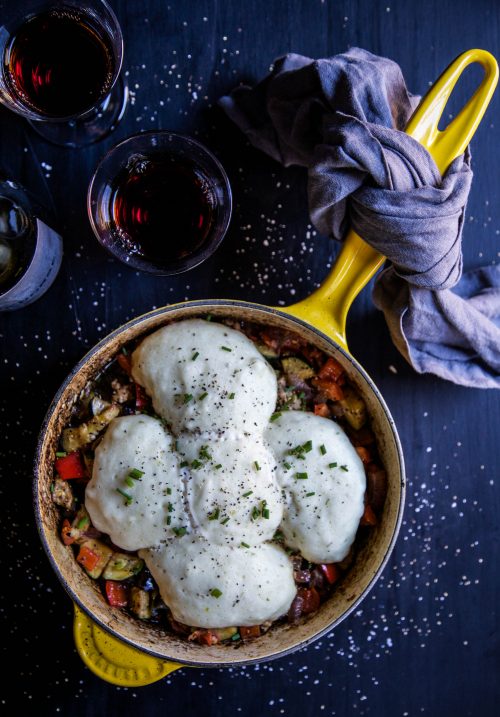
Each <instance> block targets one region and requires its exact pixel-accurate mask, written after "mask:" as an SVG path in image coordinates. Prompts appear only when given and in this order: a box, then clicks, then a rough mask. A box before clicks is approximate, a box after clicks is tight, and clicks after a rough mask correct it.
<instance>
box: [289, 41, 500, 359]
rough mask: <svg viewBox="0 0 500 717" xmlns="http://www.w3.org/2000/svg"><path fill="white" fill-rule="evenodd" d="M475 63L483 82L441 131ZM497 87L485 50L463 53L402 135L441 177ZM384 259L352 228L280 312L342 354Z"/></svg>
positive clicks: (494, 69)
mask: <svg viewBox="0 0 500 717" xmlns="http://www.w3.org/2000/svg"><path fill="white" fill-rule="evenodd" d="M474 62H478V63H479V64H480V65H481V66H482V67H483V69H484V78H483V80H482V82H481V84H480V85H479V87H478V88H477V90H476V91H475V92H474V94H473V95H472V97H471V98H470V99H469V100H468V102H467V103H466V105H465V106H464V107H463V108H462V110H461V111H460V112H459V114H458V115H457V116H456V117H455V119H453V120H452V122H450V124H449V125H448V126H447V127H446V128H445V129H444V130H443V131H440V130H439V129H438V124H439V120H440V119H441V115H442V114H443V111H444V109H445V107H446V104H447V102H448V99H449V97H450V95H451V93H452V91H453V88H454V87H455V85H456V83H457V81H458V79H459V77H460V75H461V74H462V73H463V71H464V70H465V68H466V67H467V66H468V65H470V64H472V63H474ZM497 82H498V65H497V62H496V60H495V58H494V57H493V55H491V54H490V53H489V52H486V51H485V50H468V51H467V52H464V53H463V54H462V55H459V56H458V57H457V59H456V60H454V61H453V62H452V63H451V65H450V66H449V67H448V68H447V69H446V70H445V71H444V72H443V74H442V75H441V76H440V77H439V79H438V80H437V81H436V83H435V84H434V85H433V86H432V87H431V89H430V90H429V92H428V93H427V94H426V95H425V97H424V98H423V100H422V101H421V102H420V104H419V106H418V107H417V109H416V110H415V112H414V114H413V115H412V117H411V119H410V121H409V123H408V126H407V128H406V133H407V134H409V135H410V136H411V137H413V138H414V139H416V140H417V141H418V142H420V143H421V144H422V145H423V146H424V147H425V148H426V149H427V150H428V152H429V154H430V155H431V157H432V158H433V159H434V161H435V162H436V165H437V167H438V169H439V171H440V172H441V174H444V173H445V172H446V170H447V169H448V167H449V165H450V164H451V163H452V162H453V160H454V159H456V157H458V156H459V155H460V154H462V153H463V152H464V151H465V149H466V147H467V145H468V144H469V142H470V140H471V139H472V136H473V135H474V132H475V131H476V129H477V127H478V125H479V123H480V121H481V119H482V117H483V115H484V113H485V111H486V108H487V106H488V104H489V101H490V99H491V97H492V95H493V92H494V90H495V87H496V85H497ZM384 261H385V257H384V256H382V254H379V252H377V251H376V250H375V249H372V247H370V246H369V245H368V244H366V243H365V242H364V241H363V239H362V238H361V237H360V236H359V235H358V234H356V232H355V231H353V230H352V229H351V230H350V231H349V232H348V234H347V237H346V239H345V241H344V243H343V245H342V248H341V250H340V252H339V254H338V256H337V259H336V261H335V264H334V265H333V268H332V270H331V271H330V274H329V275H328V276H327V277H326V279H325V280H324V281H323V283H322V284H321V286H320V287H319V289H317V290H316V291H314V292H313V293H312V294H311V295H310V296H308V297H306V298H305V299H303V300H302V301H300V302H298V303H297V304H293V305H292V306H289V307H287V308H286V309H282V311H284V312H285V313H289V314H291V315H292V316H295V317H297V318H299V319H302V320H304V321H306V322H307V323H310V324H314V326H316V327H317V328H319V329H320V330H321V331H323V332H324V333H325V334H327V335H328V336H330V337H331V338H333V340H334V341H336V343H338V344H340V346H342V347H343V348H344V349H346V350H348V349H347V340H346V318H347V312H348V310H349V308H350V306H351V304H352V302H353V301H354V299H355V298H356V296H357V295H358V294H359V292H360V291H361V289H362V288H363V287H364V286H366V284H367V283H368V282H369V281H370V279H371V278H372V276H373V275H374V274H375V273H376V272H377V270H378V269H379V268H380V267H381V266H382V264H383V263H384Z"/></svg>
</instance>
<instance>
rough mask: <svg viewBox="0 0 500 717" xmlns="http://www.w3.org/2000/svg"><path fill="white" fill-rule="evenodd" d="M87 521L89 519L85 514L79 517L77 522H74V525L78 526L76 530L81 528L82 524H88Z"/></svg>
mask: <svg viewBox="0 0 500 717" xmlns="http://www.w3.org/2000/svg"><path fill="white" fill-rule="evenodd" d="M89 523H90V521H89V519H88V518H87V516H86V515H85V516H84V517H83V518H81V519H80V520H79V521H78V523H77V524H76V527H77V528H78V530H81V529H82V528H83V527H84V526H86V525H89Z"/></svg>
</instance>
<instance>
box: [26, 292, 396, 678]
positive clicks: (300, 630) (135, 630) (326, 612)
mask: <svg viewBox="0 0 500 717" xmlns="http://www.w3.org/2000/svg"><path fill="white" fill-rule="evenodd" d="M209 312H210V313H211V314H212V315H213V316H214V317H216V318H217V317H218V318H236V319H245V320H248V321H254V322H256V323H260V324H264V325H268V326H275V327H279V328H283V329H289V330H292V331H294V332H296V333H297V334H299V335H300V336H301V337H303V338H304V339H306V340H307V341H309V342H310V343H312V344H314V345H316V346H317V347H318V348H319V349H321V350H322V351H324V352H325V353H326V354H327V355H330V356H334V357H335V358H336V359H337V360H338V361H339V362H340V363H341V364H342V365H343V366H344V368H345V370H346V372H347V374H348V376H349V380H350V381H351V382H352V383H354V384H355V385H356V386H357V388H358V389H359V391H360V393H361V395H362V396H363V398H364V400H365V402H366V404H367V407H368V412H369V414H370V416H371V419H372V427H373V429H374V431H375V434H376V437H377V441H378V447H379V451H380V455H381V458H382V461H383V463H384V466H385V468H386V470H387V476H388V490H387V498H386V502H385V506H384V511H383V515H382V518H381V520H380V522H379V525H377V526H376V528H374V529H373V530H372V531H371V533H370V538H369V540H368V541H367V542H366V544H364V545H363V546H362V547H361V549H360V552H359V554H358V556H357V559H356V561H355V563H354V565H353V567H352V568H351V570H350V571H349V573H348V574H347V575H346V576H345V577H344V579H343V580H342V582H341V583H340V584H339V585H338V587H337V589H336V590H335V593H334V595H333V596H332V598H331V599H330V600H328V601H327V602H325V603H324V604H323V605H322V606H321V608H320V610H319V611H318V612H317V613H316V614H314V615H311V616H308V617H306V618H304V619H303V621H302V622H301V623H300V624H299V625H296V626H291V625H288V624H283V625H277V626H276V627H274V628H272V629H271V630H270V631H269V632H268V633H266V634H265V635H263V636H262V637H260V638H259V639H258V640H255V641H252V642H247V643H236V644H231V645H227V646H226V645H219V646H217V645H216V646H203V645H198V644H195V643H187V642H186V641H184V640H181V639H179V638H177V637H176V636H175V635H171V634H166V633H161V632H159V631H158V629H157V628H155V627H153V626H149V625H148V624H147V623H144V622H141V621H140V620H136V619H134V618H132V617H131V616H129V615H127V614H126V613H124V612H122V611H120V610H118V609H116V608H112V607H110V606H109V605H108V604H107V602H106V600H105V599H104V597H103V595H102V594H101V592H100V589H99V587H98V585H97V583H96V582H95V581H93V580H92V579H91V578H89V577H87V576H86V575H85V573H84V571H83V570H82V569H81V568H80V566H79V565H78V564H77V563H76V561H75V559H74V557H73V552H72V549H71V547H70V546H65V545H63V543H62V542H61V540H60V538H59V536H58V531H57V523H58V510H57V507H56V506H55V505H54V504H53V502H52V500H51V494H50V483H51V481H52V476H53V463H54V458H55V451H56V449H57V443H58V438H59V435H60V433H61V431H62V429H63V427H64V426H65V424H66V423H67V421H68V419H69V416H70V413H71V409H72V407H73V405H74V403H75V401H76V400H77V398H78V395H79V393H80V391H81V390H82V389H83V388H84V386H85V385H86V384H87V382H88V381H90V380H92V379H93V378H94V377H95V375H96V374H97V373H98V372H99V371H100V370H102V368H103V367H104V366H105V365H106V364H107V363H108V362H109V361H110V360H111V359H112V358H113V357H114V356H115V355H116V354H117V353H118V352H119V351H120V349H121V347H122V346H123V345H124V344H126V343H128V342H129V341H132V340H134V339H137V338H138V337H140V336H142V335H145V334H148V333H151V332H152V331H154V330H155V329H157V328H159V327H160V326H162V325H164V324H165V323H168V322H170V321H174V320H180V319H187V318H193V317H196V316H200V315H201V316H203V315H206V314H207V313H209ZM404 493H405V485H404V466H403V459H402V453H401V446H400V443H399V439H398V436H397V432H396V429H395V426H394V423H393V420H392V418H391V416H390V414H389V412H388V409H387V407H386V405H385V403H384V401H383V399H382V397H381V396H380V394H379V392H378V390H377V389H376V387H375V386H374V384H373V382H372V381H371V379H370V378H369V377H368V376H367V374H366V373H365V372H364V371H363V369H362V368H361V367H360V366H359V364H357V362H356V361H355V360H354V359H353V358H352V357H351V356H349V355H348V354H346V353H345V352H344V351H343V350H342V349H340V348H339V347H338V346H337V345H336V344H335V343H334V342H333V341H332V340H331V339H329V338H328V337H327V336H325V335H324V334H323V333H321V332H320V331H317V330H315V329H314V328H313V327H311V326H309V325H308V324H305V323H304V322H302V321H300V320H298V319H294V318H291V317H290V316H288V315H286V314H284V313H281V312H279V311H277V310H274V309H270V308H267V307H265V306H260V305H258V304H249V303H245V302H239V301H224V300H221V301H197V302H187V303H184V304H180V305H174V306H169V307H165V308H162V309H158V310H156V311H154V312H151V313H149V314H146V315H144V316H142V317H139V318H137V319H134V320H133V321H131V322H129V323H128V324H125V325H124V326H122V327H121V328H119V329H117V330H116V331H114V332H113V333H112V334H110V335H109V336H108V337H106V338H105V339H103V340H102V341H101V342H100V343H99V344H98V345H97V346H96V347H95V348H94V349H92V350H91V351H90V352H89V353H88V354H87V355H86V356H85V357H84V358H83V359H82V361H80V363H79V364H78V365H77V366H76V368H75V369H74V371H73V372H72V373H71V374H70V376H69V377H68V378H67V379H66V381H65V382H64V384H63V385H62V386H61V388H60V389H59V391H58V393H57V395H56V397H55V398H54V401H53V402H52V405H51V407H50V409H49V411H48V414H47V417H46V419H45V422H44V425H43V428H42V431H41V434H40V438H39V444H38V451H37V457H36V461H35V482H34V500H35V513H36V517H37V523H38V528H39V531H40V535H41V538H42V542H43V545H44V548H45V550H46V552H47V554H48V556H49V559H50V561H51V563H52V566H53V568H54V570H55V571H56V573H57V575H58V577H59V579H60V580H61V582H62V584H63V585H64V587H65V589H66V590H67V592H68V593H69V595H70V596H71V598H72V599H73V600H75V602H77V603H78V604H79V605H80V606H81V607H82V608H83V609H84V610H85V611H86V612H87V613H88V614H89V615H90V616H91V617H92V618H93V620H95V621H96V622H97V623H98V624H99V625H100V626H101V627H103V628H105V629H107V630H108V631H110V632H111V633H112V634H114V635H115V636H116V637H119V638H121V639H123V640H125V641H126V642H128V643H130V644H132V645H134V646H135V647H137V648H139V649H142V650H144V651H146V652H149V653H151V654H153V655H156V656H158V657H162V658H166V659H169V660H172V661H175V662H181V663H185V664H194V665H204V666H220V665H234V664H245V663H251V662H257V661H261V660H267V659H272V658H275V657H279V656H282V655H284V654H286V653H288V652H291V651H293V650H296V649H298V648H299V647H303V646H305V645H306V644H308V643H309V642H311V641H312V640H315V639H317V638H319V637H320V636H321V635H323V634H324V633H325V632H328V631H329V630H330V629H331V628H332V627H334V626H335V625H336V624H338V623H339V622H340V620H342V619H343V618H345V617H346V616H347V615H348V614H349V613H350V612H351V611H352V610H353V609H354V608H355V607H356V606H357V605H358V603H359V601H360V600H361V599H362V598H363V597H364V596H365V595H366V593H367V592H368V590H369V589H370V588H371V587H372V585H373V584H374V582H375V580H376V579H377V577H378V575H379V574H380V572H381V570H382V568H383V567H384V565H385V562H386V561H387V559H388V557H389V554H390V552H391V550H392V547H393V545H394V541H395V539H396V536H397V533H398V530H399V525H400V522H401V516H402V509H403V503H404Z"/></svg>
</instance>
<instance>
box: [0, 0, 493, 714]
mask: <svg viewBox="0 0 500 717" xmlns="http://www.w3.org/2000/svg"><path fill="white" fill-rule="evenodd" d="M112 4H113V6H114V8H115V9H116V12H117V15H118V17H119V20H120V22H121V26H122V29H123V34H124V37H125V43H126V56H125V71H126V74H127V79H128V82H129V84H130V88H131V90H132V93H133V94H132V102H131V103H130V106H129V107H128V110H127V114H126V116H125V119H124V121H123V122H122V124H121V125H120V126H119V128H118V130H117V131H116V132H115V134H114V135H113V136H112V137H110V138H108V139H106V140H105V141H103V142H101V143H99V144H97V145H95V146H94V147H92V148H88V149H85V150H79V151H71V150H64V149H60V148H57V147H54V146H51V145H48V144H46V143H44V142H43V141H42V140H41V139H39V138H38V137H37V135H36V134H35V133H34V132H33V131H32V130H31V129H30V127H29V126H28V125H27V124H25V122H24V121H23V120H21V119H20V118H19V117H17V116H15V115H13V114H11V113H10V112H8V111H7V110H4V109H2V110H1V111H0V124H1V129H2V131H1V136H0V145H1V147H0V149H1V154H0V164H1V165H3V167H4V168H6V169H7V170H8V171H9V172H10V174H11V176H13V177H15V178H17V179H19V180H20V181H21V182H23V183H25V184H26V185H27V186H28V187H30V188H31V189H33V190H34V191H36V192H37V193H38V194H39V196H40V197H41V199H42V201H44V202H45V203H46V204H49V205H52V206H53V207H54V208H56V209H57V216H58V220H59V224H60V227H61V229H62V233H63V234H64V246H65V259H64V263H63V267H62V270H61V272H60V275H59V277H58V279H57V280H56V283H55V284H54V286H53V287H52V288H51V290H50V291H49V292H48V293H47V294H46V295H45V296H44V297H43V298H42V299H41V300H40V301H38V302H37V303H36V304H33V305H32V306H30V307H28V308H25V309H23V310H21V311H17V312H15V313H11V314H2V315H1V317H0V334H1V351H2V354H3V356H2V363H1V371H2V373H1V394H0V406H1V414H0V415H1V429H2V431H1V432H2V438H3V439H4V442H3V448H2V459H1V469H2V470H1V473H2V478H1V483H0V490H1V495H2V524H3V529H2V549H1V550H0V564H1V575H2V580H1V584H2V593H3V595H2V602H1V608H0V616H1V619H2V629H1V635H2V640H1V644H2V648H3V654H4V657H5V658H6V660H7V665H8V667H7V671H8V674H6V673H5V667H4V672H3V674H2V677H3V679H2V688H1V693H0V711H1V712H2V714H5V715H8V716H9V717H10V716H11V715H12V716H14V715H15V716H18V715H19V716H20V717H30V716H31V715H33V716H36V717H42V716H43V715H56V714H61V715H72V716H73V717H78V716H80V715H81V716H83V715H85V717H101V716H104V715H106V716H111V715H123V714H124V713H125V711H127V710H129V711H130V713H132V711H133V713H134V714H137V715H141V717H142V715H145V716H148V717H149V716H153V715H166V714H184V715H185V714H193V715H194V714H201V715H204V716H206V717H208V716H209V715H231V716H233V715H240V714H241V715H242V716H245V715H248V716H250V715H252V717H253V716H254V715H261V714H266V715H272V716H274V715H283V714H284V715H311V716H314V717H316V716H318V715H323V714H325V715H345V714H352V715H375V716H377V717H378V716H381V715H384V717H404V716H410V717H413V716H417V715H429V716H430V717H434V715H440V716H443V717H448V716H451V715H453V717H463V716H465V715H474V716H476V715H481V717H489V716H493V715H498V714H499V710H500V707H499V704H500V679H499V674H500V648H499V636H498V625H499V618H498V606H499V599H500V570H499V568H498V565H499V559H500V555H499V548H498V545H499V525H500V521H499V512H500V511H499V508H500V484H499V483H500V479H499V476H498V462H499V461H498V446H499V434H498V426H499V418H500V405H499V400H498V393H497V392H495V391H480V390H472V389H464V388H459V387H457V386H454V385H452V384H449V383H445V382H443V381H441V380H439V379H437V378H434V377H432V376H419V375H417V374H416V373H414V372H413V371H412V370H411V369H410V367H409V366H408V365H407V364H406V363H405V362H404V360H403V359H402V358H401V357H400V355H399V354H398V353H397V352H396V350H395V349H394V347H393V346H392V344H391V341H390V338H389V335H388V331H387V329H386V327H385V324H384V321H383V318H382V316H381V315H380V314H379V313H378V312H377V311H376V310H375V309H374V307H373V305H372V303H371V299H370V291H369V290H365V292H364V294H363V295H362V297H361V298H359V299H358V300H357V301H356V303H355V306H354V307H353V310H352V313H351V316H350V320H349V339H350V346H351V349H352V351H353V353H354V354H355V355H356V357H357V358H358V359H359V360H360V361H361V363H362V364H363V365H364V366H365V367H366V368H367V370H368V372H369V373H370V374H371V375H372V377H373V378H374V380H375V382H376V384H377V385H378V386H379V387H380V389H381V390H382V393H383V394H384V396H385V397H386V399H387V402H388V404H389V406H390V408H391V410H392V412H393V415H394V416H395V419H396V422H397V425H398V428H399V432H400V436H401V439H402V442H403V446H404V450H405V455H406V462H407V468H408V479H409V480H408V485H409V494H408V502H407V506H406V512H405V520H404V523H403V527H402V531H401V535H400V538H399V542H398V544H397V547H396V550H395V552H394V554H393V556H392V558H391V560H390V562H389V564H388V566H387V567H386V569H385V571H384V573H383V576H382V578H381V579H380V580H379V582H378V584H377V585H376V587H375V588H374V589H373V591H372V592H371V594H370V595H369V597H368V598H367V599H366V600H365V602H364V603H363V604H362V606H361V607H360V609H359V610H358V611H357V612H356V613H355V614H354V615H352V616H351V617H350V618H349V619H348V620H346V621H345V622H344V623H342V624H341V625H340V626H339V627H338V628H337V629H336V630H335V631H334V632H333V633H331V634H330V635H329V636H328V637H327V638H325V639H323V640H321V641H320V642H318V643H316V644H314V645H313V646H311V647H309V648H308V649H305V650H303V651H302V652H299V653H297V654H295V655H293V656H291V657H287V658H284V659H282V660H279V661H276V662H272V663H269V664H264V665H260V666H255V667H247V668H241V669H232V670H227V669H226V670H212V671H209V670H192V669H184V670H181V671H178V672H176V673H173V674H172V675H171V676H170V677H169V678H166V679H164V680H163V681H162V682H159V683H156V684H154V685H152V686H149V687H143V688H139V689H136V690H123V689H118V688H115V687H112V686H110V685H108V684H105V683H104V682H101V681H100V680H98V679H97V678H96V677H94V676H93V675H92V674H91V673H90V672H89V671H88V670H87V669H86V668H85V667H84V666H83V664H82V663H81V661H80V659H79V657H78V656H77V654H76V652H75V650H74V646H73V641H72V634H71V626H72V609H71V603H70V600H69V598H68V597H67V596H66V594H65V593H64V591H63V589H62V587H61V586H60V584H59V583H58V581H57V579H56V577H55V575H54V573H53V572H52V570H51V568H50V566H49V563H48V561H47V559H46V557H45V555H44V553H43V551H42V548H41V546H40V543H39V540H38V535H37V532H36V529H35V525H34V520H33V512H32V507H31V473H32V459H33V453H34V448H35V442H36V438H37V432H38V430H39V427H40V424H41V421H42V419H43V416H44V413H45V411H46V408H47V406H48V404H49V402H50V400H51V397H52V396H53V394H54V392H55V391H56V389H57V387H58V386H59V384H60V383H61V381H62V380H63V379H64V377H65V376H66V374H67V373H68V371H69V370H70V368H71V367H72V366H73V365H74V364H75V363H76V362H77V360H78V359H79V358H80V357H81V356H82V355H83V354H84V353H85V352H86V351H87V349H89V348H90V347H91V346H92V345H93V344H94V343H95V342H96V341H98V340H99V339H100V338H101V337H103V336H104V335H105V334H106V333H107V332H109V331H110V330H112V329H113V328H115V327H117V326H118V325H120V324H121V323H123V322H124V321H126V320H127V319H130V318H131V317H133V316H136V315H138V314H141V313H142V312H144V311H147V310H148V309H151V308H152V307H156V306H162V305H164V304H166V303H170V302H174V301H179V300H183V299H188V298H189V299H196V298H208V297H214V296H217V297H235V298H240V299H249V300H253V301H258V302H263V303H270V304H287V303H290V302H292V301H294V300H296V299H298V298H300V297H302V296H305V295H306V294H307V293H308V292H309V291H310V290H311V289H312V288H313V287H314V286H316V285H317V284H318V282H319V281H320V280H321V279H322V277H323V276H324V275H325V272H326V270H327V267H328V266H329V264H330V263H331V260H332V256H333V253H334V251H335V247H334V246H333V243H332V242H331V241H330V240H329V239H328V238H327V237H322V236H319V235H317V233H316V232H315V231H314V230H313V228H312V226H311V224H310V221H309V218H308V214H307V206H306V197H305V176H304V172H303V171H302V170H299V169H297V168H291V169H286V170H285V169H283V168H282V167H280V166H278V165H277V164H275V163H274V162H273V161H271V160H270V159H268V158H267V157H265V156H264V155H263V154H261V153H259V152H258V151H256V150H254V149H252V148H251V147H250V146H249V145H248V144H247V143H246V141H245V140H244V138H243V137H242V136H241V135H240V133H239V132H238V131H237V130H236V129H235V128H234V127H233V126H231V124H230V123H229V122H228V120H226V118H225V117H224V116H223V115H222V113H221V111H220V110H219V109H217V107H216V105H215V102H216V100H217V98H218V97H219V96H220V95H221V94H224V93H225V92H226V91H228V90H229V89H230V88H232V87H233V86H234V85H235V84H237V83H239V82H240V81H242V80H245V81H254V80H256V79H258V78H260V77H261V76H263V75H264V74H265V73H266V71H267V69H268V67H269V64H270V63H271V61H272V60H273V58H274V57H276V56H278V55H280V54H282V53H285V52H287V51H292V50H293V51H295V52H299V53H303V54H306V55H309V56H313V57H324V56H328V55H330V54H335V53H337V52H341V51H343V50H345V49H346V48H347V47H349V46H351V45H358V46H361V47H365V48H367V49H369V50H372V51H374V52H376V53H380V54H384V55H388V56H390V57H391V58H393V59H395V60H396V61H398V62H399V63H400V64H401V66H402V68H403V71H404V73H405V76H406V79H407V83H408V86H409V88H410V89H411V90H412V91H413V92H417V93H422V92H425V90H426V89H427V87H428V85H429V84H430V83H431V82H432V81H433V80H434V79H435V78H436V77H437V75H438V74H439V73H440V72H441V71H442V70H443V69H444V67H445V66H446V65H447V64H448V63H449V62H450V61H451V60H452V59H453V58H454V57H455V56H456V55H457V54H459V53H460V52H462V51H463V50H464V49H468V48H470V47H474V46H478V47H484V48H485V49H488V50H490V51H492V52H493V53H496V54H497V55H498V54H499V53H500V46H499V29H500V7H499V6H498V3H497V2H496V1H495V0H475V1H474V2H472V3H471V2H468V1H467V0H441V2H439V3H438V2H430V1H429V0H421V1H420V2H410V0H399V1H398V2H393V3H391V1H390V0H384V2H378V1H377V0H375V1H374V0H295V1H292V0H289V1H288V2H284V1H281V2H280V1H279V0H253V2H244V1H243V0H239V1H238V0H233V1H232V2H231V1H230V0H220V2H217V1H216V0H188V1H187V2H186V1H184V2H181V1H180V0H170V1H169V2H167V1H166V0H143V1H142V2H125V0H114V2H113V3H112ZM469 90H470V88H469V87H468V85H467V81H464V83H463V93H464V94H463V95H462V99H465V98H466V94H465V93H466V92H468V91H469ZM499 111H500V94H497V97H496V99H494V100H493V103H492V106H491V107H490V109H489V110H488V113H487V115H486V117H485V120H484V121H483V124H482V126H481V127H480V129H479V131H478V133H477V136H476V137H475V138H474V141H473V148H472V149H473V161H474V169H475V179H474V184H473V187H472V192H471V197H470V202H469V206H468V210H467V222H466V227H465V232H464V240H465V243H464V254H465V264H466V267H468V268H472V267H476V266H480V265H485V264H490V263H495V262H496V261H498V257H499V256H500V203H499V197H500V174H499V172H498V164H499V161H500V141H499V140H500V135H499V132H500V127H498V126H497V122H498V120H497V118H498V114H499ZM155 128H168V129H172V130H176V131H180V132H185V133H189V134H192V135H194V136H196V137H198V138H200V139H201V140H202V141H204V142H205V143H206V144H207V145H208V146H209V147H211V148H212V149H213V150H214V151H215V153H216V154H217V155H218V156H219V157H220V159H221V161H222V162H223V164H224V165H225V167H226V169H227V171H228V174H229V176H230V180H231V183H232V186H233V191H234V199H235V207H234V215H233V220H232V224H231V228H230V231H229V233H228V235H227V237H226V239H225V241H224V243H223V245H222V247H221V248H220V249H219V251H218V252H217V253H216V254H215V255H214V256H213V257H212V258H211V259H210V260H209V261H208V262H206V263H205V264H204V265H203V266H201V267H199V268H198V269H195V270H193V271H191V272H189V273H187V274H184V275H181V276H178V277H176V278H152V277H149V276H145V275H142V274H141V275H139V274H137V273H135V272H133V271H131V270H129V269H127V268H125V267H124V266H122V265H120V264H118V263H117V262H115V261H114V260H112V259H111V258H110V257H109V256H107V255H106V254H105V253H104V251H103V250H102V249H101V248H100V246H99V245H98V244H97V242H96V241H95V239H94V237H93V235H92V232H91V229H90V226H89V223H88V220H87V216H86V206H85V197H86V188H87V186H88V182H89V179H90V176H91V174H92V171H93V169H94V167H95V165H96V163H97V161H98V159H99V158H100V157H101V156H102V154H103V153H104V152H105V151H106V150H107V149H108V148H109V147H110V146H111V145H112V144H113V143H114V142H116V141H117V140H120V139H123V138H124V137H126V136H128V135H130V134H132V133H134V132H137V131H140V130H149V129H155ZM165 221H166V222H168V217H166V218H165Z"/></svg>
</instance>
